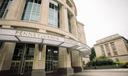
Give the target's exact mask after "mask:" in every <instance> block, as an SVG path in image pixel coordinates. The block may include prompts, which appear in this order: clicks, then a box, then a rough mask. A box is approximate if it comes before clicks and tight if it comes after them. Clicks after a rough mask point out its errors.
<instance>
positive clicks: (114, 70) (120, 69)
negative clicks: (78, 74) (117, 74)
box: [84, 68, 128, 72]
mask: <svg viewBox="0 0 128 76" xmlns="http://www.w3.org/2000/svg"><path fill="white" fill-rule="evenodd" d="M84 71H127V72H128V68H127V69H122V68H121V69H89V70H84Z"/></svg>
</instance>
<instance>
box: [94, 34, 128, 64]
mask: <svg viewBox="0 0 128 76" xmlns="http://www.w3.org/2000/svg"><path fill="white" fill-rule="evenodd" d="M94 48H95V51H96V56H97V57H99V56H106V57H109V58H111V59H113V60H115V61H121V62H127V61H128V60H127V58H128V40H127V39H125V38H124V37H123V36H120V35H118V34H115V35H112V36H108V37H106V38H103V39H100V40H98V41H97V42H96V44H95V45H94Z"/></svg>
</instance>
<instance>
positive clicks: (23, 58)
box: [10, 43, 35, 76]
mask: <svg viewBox="0 0 128 76" xmlns="http://www.w3.org/2000/svg"><path fill="white" fill-rule="evenodd" d="M34 50H35V45H34V44H23V43H17V44H16V47H15V50H14V54H13V58H12V63H11V68H10V71H11V72H12V74H15V75H25V76H27V75H28V76H29V75H30V74H31V71H32V65H33V58H34Z"/></svg>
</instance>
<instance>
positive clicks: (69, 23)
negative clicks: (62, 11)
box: [68, 13, 72, 33]
mask: <svg viewBox="0 0 128 76" xmlns="http://www.w3.org/2000/svg"><path fill="white" fill-rule="evenodd" d="M70 20H71V16H70V14H69V13H68V29H69V32H70V33H72V29H71V28H72V27H71V21H70Z"/></svg>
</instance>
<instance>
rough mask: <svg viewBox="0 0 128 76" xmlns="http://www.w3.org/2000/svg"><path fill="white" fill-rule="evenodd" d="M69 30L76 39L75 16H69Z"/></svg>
mask: <svg viewBox="0 0 128 76" xmlns="http://www.w3.org/2000/svg"><path fill="white" fill-rule="evenodd" d="M70 22H71V29H72V34H73V35H74V36H76V37H77V38H78V31H77V29H78V27H77V21H76V17H75V16H71V20H70Z"/></svg>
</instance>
